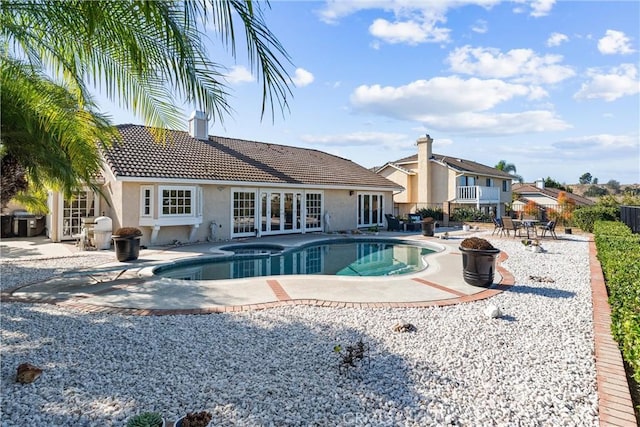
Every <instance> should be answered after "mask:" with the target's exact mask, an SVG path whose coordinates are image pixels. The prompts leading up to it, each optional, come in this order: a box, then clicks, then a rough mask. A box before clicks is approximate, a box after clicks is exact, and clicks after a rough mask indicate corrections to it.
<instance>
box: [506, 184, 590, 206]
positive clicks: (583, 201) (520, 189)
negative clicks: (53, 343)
mask: <svg viewBox="0 0 640 427" xmlns="http://www.w3.org/2000/svg"><path fill="white" fill-rule="evenodd" d="M512 190H513V192H514V193H518V194H520V195H521V196H522V197H523V198H525V199H526V197H527V196H526V195H527V194H531V193H534V194H543V195H545V196H548V197H551V198H552V199H556V200H557V199H558V195H559V194H560V192H561V191H563V190H560V189H558V188H552V187H547V188H538V187H537V186H536V185H535V184H513V187H512ZM565 194H566V195H567V197H568V198H569V199H572V200H573V201H574V202H576V205H578V206H585V205H586V206H591V205H594V204H595V202H594V201H593V200H591V199H589V198H587V197H583V196H578V195H577V194H573V193H570V192H568V191H565Z"/></svg>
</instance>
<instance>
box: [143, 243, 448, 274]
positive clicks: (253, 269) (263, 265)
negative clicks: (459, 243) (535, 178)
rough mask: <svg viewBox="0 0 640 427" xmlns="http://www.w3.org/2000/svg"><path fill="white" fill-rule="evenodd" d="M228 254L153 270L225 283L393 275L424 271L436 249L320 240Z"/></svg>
mask: <svg viewBox="0 0 640 427" xmlns="http://www.w3.org/2000/svg"><path fill="white" fill-rule="evenodd" d="M220 250H221V251H224V252H225V255H222V256H218V257H207V258H204V259H191V260H184V261H177V262H175V263H172V264H168V265H163V266H160V267H157V268H156V269H154V271H153V273H154V274H155V275H158V276H160V277H167V278H172V279H181V280H222V279H240V278H248V277H260V276H278V275H291V274H314V275H336V276H355V277H358V276H361V277H362V276H367V277H372V276H392V275H398V274H409V273H414V272H416V271H420V270H423V269H424V268H426V266H427V263H426V261H425V260H424V257H425V256H427V255H428V254H431V253H434V252H436V251H435V250H434V249H431V248H428V247H425V246H419V245H416V244H411V243H408V242H407V241H402V240H390V239H366V240H364V239H345V240H333V241H322V242H317V243H312V244H308V245H304V246H300V247H294V248H286V247H284V246H279V245H273V244H270V245H260V244H247V245H229V246H225V247H222V248H220Z"/></svg>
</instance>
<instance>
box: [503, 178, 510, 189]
mask: <svg viewBox="0 0 640 427" xmlns="http://www.w3.org/2000/svg"><path fill="white" fill-rule="evenodd" d="M502 191H509V181H507V180H504V181H502Z"/></svg>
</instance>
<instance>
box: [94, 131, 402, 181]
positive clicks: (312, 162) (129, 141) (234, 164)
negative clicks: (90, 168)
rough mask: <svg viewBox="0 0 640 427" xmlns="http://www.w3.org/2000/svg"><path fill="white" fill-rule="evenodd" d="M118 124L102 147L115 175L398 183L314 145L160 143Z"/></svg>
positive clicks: (184, 136) (172, 138)
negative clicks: (112, 140)
mask: <svg viewBox="0 0 640 427" xmlns="http://www.w3.org/2000/svg"><path fill="white" fill-rule="evenodd" d="M117 127H118V130H119V131H120V133H121V135H122V142H120V143H119V144H114V145H113V146H111V147H109V148H107V149H103V156H104V158H105V161H106V163H107V165H109V167H110V168H111V171H112V172H113V174H114V175H115V176H116V177H118V178H133V177H135V178H173V179H189V180H192V179H193V180H203V181H227V182H228V181H231V182H233V181H237V182H239V183H240V182H242V183H247V182H251V183H274V184H290V185H296V184H299V185H323V186H329V187H330V186H340V187H343V186H349V187H354V188H355V187H372V188H386V189H390V190H395V189H398V188H400V187H398V185H397V184H395V183H394V182H392V181H389V180H387V179H386V178H383V177H381V176H380V175H377V174H375V173H373V172H371V171H370V170H368V169H366V168H364V167H362V166H360V165H358V164H356V163H354V162H352V161H350V160H347V159H344V158H341V157H338V156H333V155H331V154H327V153H324V152H322V151H318V150H313V149H307V148H298V147H290V146H285V145H277V144H269V143H263V142H255V141H245V140H240V139H233V138H224V137H219V136H209V139H208V141H202V140H198V139H195V138H192V137H191V136H190V135H189V134H188V133H187V132H183V131H172V130H170V131H168V133H167V139H168V141H169V142H167V143H166V144H162V143H160V142H157V141H156V140H155V139H154V137H153V135H152V134H151V132H150V128H147V127H145V126H140V125H120V126H117Z"/></svg>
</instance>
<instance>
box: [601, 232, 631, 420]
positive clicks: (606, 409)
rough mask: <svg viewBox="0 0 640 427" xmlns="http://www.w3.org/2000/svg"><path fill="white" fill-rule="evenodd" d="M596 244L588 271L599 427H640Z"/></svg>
mask: <svg viewBox="0 0 640 427" xmlns="http://www.w3.org/2000/svg"><path fill="white" fill-rule="evenodd" d="M597 254H598V253H597V249H596V244H595V242H594V241H593V240H591V241H589V270H590V272H591V294H592V299H593V337H594V346H595V354H596V381H597V387H598V406H599V414H598V415H599V417H600V425H601V426H603V427H604V426H607V427H609V426H610V427H614V426H620V427H629V426H636V425H639V424H638V421H637V420H636V416H635V412H634V410H633V402H632V400H631V393H630V392H629V383H628V382H627V375H626V373H625V371H624V365H623V364H622V355H621V354H620V349H619V348H618V343H616V341H615V340H614V339H613V337H612V336H611V307H610V306H609V296H608V295H607V288H606V285H605V282H604V275H603V274H602V267H601V266H600V262H599V261H598V257H597Z"/></svg>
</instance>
